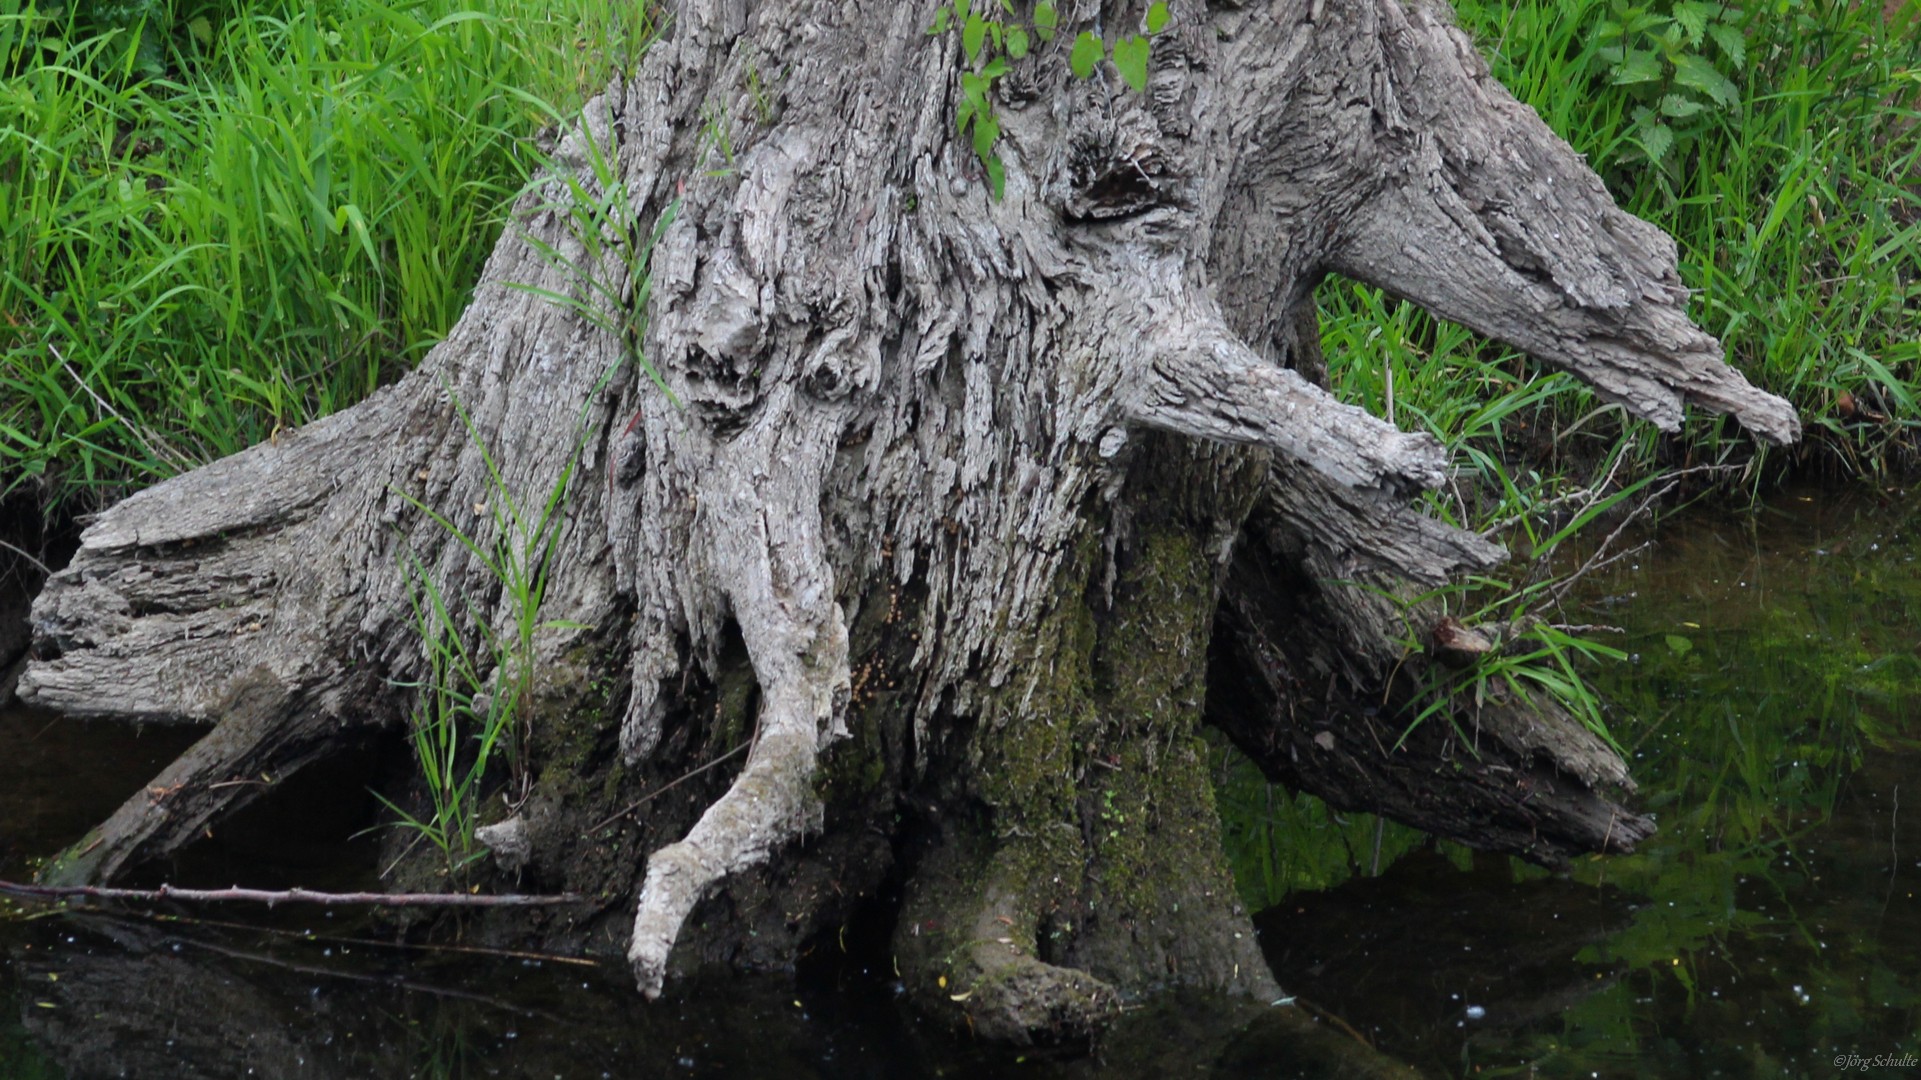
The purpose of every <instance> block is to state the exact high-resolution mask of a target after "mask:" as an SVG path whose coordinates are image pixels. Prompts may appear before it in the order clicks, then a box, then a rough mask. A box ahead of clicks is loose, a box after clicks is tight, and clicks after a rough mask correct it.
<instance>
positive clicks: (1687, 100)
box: [0, 0, 1921, 517]
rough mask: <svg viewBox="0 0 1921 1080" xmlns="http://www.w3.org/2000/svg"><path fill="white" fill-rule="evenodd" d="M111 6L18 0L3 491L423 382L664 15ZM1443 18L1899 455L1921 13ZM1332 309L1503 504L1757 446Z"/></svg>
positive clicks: (1411, 315)
mask: <svg viewBox="0 0 1921 1080" xmlns="http://www.w3.org/2000/svg"><path fill="white" fill-rule="evenodd" d="M108 7H111V8H112V9H113V15H114V18H113V19H106V18H105V17H104V16H101V17H99V18H96V20H95V22H93V23H91V24H88V25H85V26H76V25H74V24H73V23H72V21H71V20H70V19H68V18H67V17H66V16H64V15H63V14H61V13H60V12H59V11H58V10H57V9H55V8H52V7H36V6H34V5H33V4H31V3H23V0H0V66H3V67H4V68H5V70H6V71H7V72H8V75H9V78H8V79H7V80H6V82H5V84H4V88H0V205H5V206H6V207H7V208H8V210H9V212H8V213H7V214H6V215H5V216H4V217H3V218H0V491H6V490H12V489H14V488H17V487H20V486H21V485H27V484H32V485H37V486H38V488H39V492H40V494H41V497H42V499H43V501H46V502H49V503H52V502H58V501H61V500H66V499H69V498H72V497H74V496H75V495H81V494H86V493H92V494H93V496H94V497H95V498H107V497H111V496H113V495H116V494H118V493H121V492H123V491H124V490H126V489H127V488H129V487H132V486H138V485H141V484H144V483H148V482H151V481H153V480H155V479H158V478H161V477H164V476H167V475H170V474H172V473H174V472H177V471H180V470H181V469H184V468H187V467H190V466H191V465H193V464H196V463H199V462H203V461H206V460H209V459H211V458H214V457H217V456H220V455H223V454H227V453H231V452H233V451H235V450H237V449H240V448H242V447H244V446H247V445H250V444H252V443H254V442H257V441H259V440H260V439H263V438H266V437H268V436H269V435H270V434H271V433H272V432H273V431H274V430H275V429H276V428H277V427H284V426H292V425H295V424H299V423H302V422H305V421H307V420H311V419H313V418H315V417H318V416H321V415H325V414H327V413H329V412H332V411H334V410H337V409H340V408H343V407H345V406H347V405H350V404H352V403H353V402H355V401H358V400H360V399H361V398H362V397H364V396H365V395H366V394H367V393H369V392H370V391H371V390H372V389H374V388H375V387H376V386H378V385H380V384H382V383H384V382H386V381H390V380H391V379H393V378H394V377H396V376H397V375H398V374H400V373H402V372H404V371H405V370H407V369H408V368H410V367H411V366H412V365H413V364H414V363H416V362H417V361H418V360H419V358H420V357H421V356H422V355H423V354H424V353H425V351H426V350H427V349H428V348H429V347H431V346H432V344H433V343H434V342H435V341H437V340H438V339H439V338H440V336H441V335H442V334H444V333H445V332H446V330H447V328H448V327H449V326H450V325H451V324H452V322H453V320H454V319H455V318H456V317H457V315H458V314H459V312H460V310H461V308H462V306H463V305H464V304H465V303H466V300H467V297H468V294H469V291H470V289H471V287H472V284H473V281H474V280H475V278H476V277H477V276H478V273H479V269H480V265H481V263H482V261H483V259H484V258H485V256H486V254H487V252H488V251H489V250H490V249H491V247H492V245H493V243H494V241H495V239H496V237H497V236H498V232H499V227H500V221H501V213H502V210H503V207H504V205H505V203H506V201H507V200H508V199H509V198H510V197H511V196H512V195H513V193H514V192H516V191H518V190H519V189H520V187H521V185H522V184H523V182H524V180H525V177H526V174H527V172H528V171H529V169H530V168H531V167H532V165H533V163H534V162H535V161H536V160H537V158H538V154H537V153H536V152H533V151H532V148H531V147H530V145H529V144H530V140H531V139H532V138H533V136H534V135H535V134H536V133H537V132H538V130H539V129H540V128H541V127H542V126H543V125H545V124H546V123H547V122H548V120H549V118H550V117H551V116H553V115H556V114H563V115H564V114H565V113H566V112H567V111H569V110H570V109H571V108H573V107H574V106H575V105H577V104H578V103H579V102H580V101H582V100H584V98H585V97H586V96H587V95H588V94H590V93H592V92H593V91H595V90H597V89H599V88H600V87H601V86H602V85H604V83H605V81H606V79H607V78H608V77H609V75H610V74H611V73H612V72H613V71H614V70H616V68H617V67H619V66H620V65H621V64H624V63H628V62H631V60H632V58H633V55H634V54H635V52H636V51H637V50H638V48H639V47H640V46H641V44H642V43H643V42H644V40H645V36H646V33H647V32H648V28H647V26H646V25H645V24H644V21H643V19H644V16H643V15H642V14H641V12H642V7H641V5H631V6H609V5H605V4H602V3H599V2H596V0H467V2H466V3H464V4H463V3H461V2H460V0H415V2H411V3H396V2H394V0H329V2H325V3H320V4H314V5H294V4H285V3H278V2H272V0H259V2H257V3H254V4H250V5H249V4H245V3H242V4H238V5H233V4H229V5H227V6H225V7H222V6H220V5H219V4H217V3H209V2H208V0H200V2H199V3H198V4H197V5H196V4H195V3H194V0H172V2H171V3H170V2H169V0H126V2H122V3H118V4H113V5H108ZM1458 7H1459V15H1460V21H1461V23H1462V25H1463V26H1464V27H1465V28H1466V29H1468V30H1469V32H1470V33H1472V34H1473V35H1474V36H1475V37H1476V39H1477V40H1478V41H1479V42H1480V43H1481V45H1482V47H1483V48H1484V49H1485V50H1486V51H1487V52H1488V53H1489V55H1490V56H1491V57H1492V60H1493V64H1494V68H1495V71H1496V74H1497V75H1499V76H1500V78H1501V79H1502V80H1503V81H1504V82H1505V83H1506V84H1507V85H1508V86H1509V87H1510V88H1512V89H1513V90H1514V91H1515V93H1516V94H1517V95H1518V96H1520V97H1521V98H1522V99H1523V100H1524V101H1527V102H1529V103H1530V104H1532V105H1534V106H1535V107H1536V108H1537V109H1539V110H1540V111H1541V112H1542V114H1543V115H1544V116H1545V117H1546V118H1547V120H1548V122H1549V124H1550V125H1551V126H1553V127H1554V128H1555V130H1557V131H1559V132H1560V133H1561V134H1562V135H1564V136H1565V137H1566V138H1567V139H1568V140H1569V141H1570V142H1571V143H1573V145H1574V146H1575V148H1576V149H1577V150H1580V151H1582V152H1583V153H1585V154H1587V155H1589V159H1590V161H1592V162H1593V164H1594V165H1595V167H1596V169H1597V170H1598V171H1600V172H1601V174H1602V175H1603V177H1604V178H1605V179H1606V180H1607V182H1608V183H1609V185H1610V188H1611V189H1612V191H1613V192H1614V194H1615V196H1616V198H1617V199H1619V200H1620V201H1621V202H1622V203H1623V204H1624V205H1625V206H1627V207H1628V208H1630V209H1631V210H1633V211H1634V212H1636V213H1639V214H1641V215H1643V216H1645V217H1648V218H1650V219H1652V220H1654V221H1655V222H1657V223H1658V224H1660V225H1661V226H1662V227H1664V228H1666V229H1668V230H1669V231H1670V232H1672V233H1674V234H1675V236H1676V237H1677V238H1678V239H1679V241H1680V244H1681V249H1682V262H1683V265H1682V273H1683V276H1684V277H1685V278H1686V280H1687V282H1688V284H1689V285H1690V286H1691V287H1693V288H1695V289H1697V290H1699V293H1700V296H1699V300H1698V302H1697V304H1696V307H1695V311H1694V314H1695V317H1696V318H1697V319H1698V320H1699V321H1701V322H1702V323H1703V324H1704V325H1706V326H1707V327H1708V329H1710V330H1711V331H1713V332H1714V333H1716V334H1717V335H1719V336H1721V337H1722V339H1723V340H1724V341H1725V342H1726V343H1727V345H1728V348H1729V353H1730V356H1731V357H1732V359H1733V360H1734V362H1735V363H1737V364H1738V365H1740V366H1741V367H1742V369H1743V370H1745V371H1747V372H1748V373H1749V375H1750V378H1752V379H1753V380H1754V381H1756V382H1757V383H1759V384H1761V385H1763V386H1764V387H1766V388H1768V389H1770V390H1773V391H1775V392H1777V393H1781V394H1784V395H1786V396H1788V397H1789V398H1790V399H1791V400H1793V401H1794V402H1795V404H1797V405H1798V406H1800V407H1801V409H1802V410H1803V414H1804V416H1805V417H1806V418H1807V420H1808V422H1809V426H1810V430H1811V432H1812V434H1814V435H1815V437H1816V438H1815V439H1814V440H1813V441H1814V443H1815V445H1816V449H1815V451H1814V454H1815V455H1817V456H1819V457H1821V458H1822V459H1823V460H1825V461H1828V462H1831V463H1835V464H1838V465H1839V466H1840V467H1841V468H1842V469H1844V470H1845V471H1848V472H1851V473H1857V474H1872V473H1876V472H1879V471H1881V470H1884V469H1887V468H1890V467H1893V466H1897V465H1902V464H1906V463H1908V462H1909V461H1910V460H1911V459H1912V457H1913V453H1912V451H1913V447H1914V445H1915V443H1914V439H1913V435H1914V433H1915V427H1916V424H1917V422H1921V414H1918V413H1917V411H1916V408H1915V390H1914V386H1915V381H1916V379H1917V366H1921V341H1918V340H1917V339H1918V337H1921V335H1918V334H1917V331H1916V328H1915V324H1916V321H1917V316H1916V314H1915V312H1916V310H1917V309H1918V308H1921V224H1917V223H1918V222H1921V183H1917V180H1916V177H1917V174H1918V173H1921V137H1917V135H1916V131H1917V130H1918V129H1917V127H1916V125H1917V123H1918V122H1921V116H1918V114H1917V108H1916V101H1917V95H1921V27H1917V25H1916V22H1917V20H1916V16H1915V5H1914V4H1913V3H1912V2H1910V3H1909V4H1908V5H1907V7H1906V8H1905V9H1903V10H1901V11H1898V12H1896V13H1895V14H1894V15H1892V16H1884V15H1883V13H1882V11H1881V6H1880V5H1879V4H1868V5H1845V4H1813V3H1801V2H1797V0H1775V2H1772V3H1763V2H1760V0H1751V2H1749V3H1746V4H1739V5H1734V6H1733V7H1730V8H1725V9H1724V8H1721V7H1719V6H1718V5H1711V4H1702V3H1697V2H1693V0H1681V2H1679V3H1676V2H1674V0H1660V2H1657V3H1656V4H1654V5H1653V6H1651V7H1647V8H1630V7H1628V6H1626V5H1624V4H1621V3H1607V2H1602V0H1559V2H1547V0H1525V2H1518V3H1507V4H1493V3H1485V2H1481V0H1461V3H1460V4H1459V5H1458ZM95 9H99V10H101V11H104V10H105V8H100V6H99V5H93V6H92V7H91V8H89V9H88V10H95ZM141 15H145V16H146V17H147V21H146V22H144V23H143V22H141V21H140V20H139V18H138V16H141ZM1322 304H1323V308H1324V312H1325V315H1326V327H1327V340H1328V345H1329V355H1330V357H1332V358H1333V359H1334V361H1335V372H1336V378H1337V382H1338V383H1339V386H1340V389H1341V391H1342V393H1343V394H1345V395H1346V396H1348V397H1349V398H1351V399H1355V400H1361V401H1364V402H1367V403H1368V404H1370V405H1371V406H1372V407H1374V408H1376V409H1380V410H1383V411H1384V409H1385V405H1386V393H1385V382H1384V373H1385V372H1386V371H1387V370H1389V369H1390V368H1391V369H1392V373H1393V379H1394V386H1395V397H1396V406H1397V408H1396V413H1397V417H1396V418H1397V420H1399V421H1400V422H1402V423H1403V424H1411V423H1421V424H1425V425H1427V426H1429V427H1430V428H1432V429H1433V430H1435V431H1436V432H1437V433H1439V434H1441V435H1442V437H1443V438H1444V439H1446V440H1447V441H1448V442H1450V444H1452V445H1454V446H1456V447H1457V448H1459V449H1460V450H1461V452H1463V453H1464V454H1466V460H1467V462H1468V465H1469V467H1470V469H1471V471H1472V472H1473V473H1475V474H1476V475H1478V476H1480V477H1481V478H1482V479H1485V480H1488V481H1490V483H1489V484H1488V485H1485V486H1486V487H1487V490H1490V491H1495V492H1501V491H1504V490H1511V491H1512V492H1514V493H1515V495H1516V496H1517V497H1519V498H1521V499H1534V498H1551V497H1553V495H1554V494H1555V493H1556V492H1557V490H1559V488H1560V486H1561V485H1563V484H1564V482H1573V483H1584V482H1586V479H1585V478H1581V479H1577V480H1574V481H1564V480H1563V479H1562V478H1561V477H1562V474H1563V473H1565V472H1567V471H1568V470H1569V469H1570V468H1573V467H1576V466H1579V465H1581V464H1584V463H1591V462H1593V461H1596V460H1603V459H1606V458H1608V457H1609V455H1610V454H1611V453H1612V451H1613V449H1614V448H1615V447H1616V446H1617V445H1618V444H1620V443H1621V442H1623V441H1626V442H1628V443H1629V444H1630V445H1631V447H1632V450H1633V453H1634V461H1635V463H1636V469H1637V470H1639V469H1645V468H1647V467H1651V466H1653V465H1655V464H1657V463H1662V462H1666V461H1672V460H1681V461H1689V462H1695V461H1702V460H1717V459H1721V458H1725V457H1729V456H1733V457H1736V458H1739V457H1742V456H1743V455H1745V454H1746V453H1747V451H1746V447H1747V446H1748V443H1747V441H1746V440H1745V439H1742V438H1739V437H1736V436H1735V433H1734V432H1733V430H1732V426H1731V425H1730V424H1728V423H1726V422H1724V421H1713V420H1699V421H1696V422H1695V423H1694V424H1692V425H1691V426H1690V428H1689V430H1688V432H1687V433H1686V435H1685V436H1683V438H1682V440H1681V441H1679V442H1676V441H1674V440H1663V439H1661V438H1659V437H1657V436H1656V435H1655V434H1654V433H1653V432H1652V430H1651V429H1650V428H1649V427H1648V426H1647V425H1645V424H1638V423H1625V422H1623V419H1622V418H1621V417H1620V415H1619V413H1618V412H1617V411H1613V410H1601V411H1599V412H1597V411H1596V408H1597V403H1596V402H1595V401H1594V399H1593V398H1592V397H1591V395H1588V394H1586V393H1585V391H1582V390H1580V389H1578V388H1577V387H1575V386H1574V385H1573V384H1572V382H1571V381H1570V380H1567V379H1565V378H1564V377H1556V376H1552V375H1543V374H1541V373H1540V372H1539V370H1538V369H1537V368H1535V367H1534V366H1533V365H1531V364H1529V363H1528V362H1525V361H1523V360H1522V359H1520V358H1519V357H1516V356H1514V355H1512V354H1510V353H1505V352H1503V351H1502V350H1499V349H1495V348H1492V347H1490V346H1489V345H1487V344H1486V343H1484V342H1482V341H1480V340H1478V339H1476V338H1474V337H1473V336H1472V335H1469V334H1466V333H1464V332H1462V331H1459V330H1458V329H1455V328H1452V327H1446V326H1441V325H1437V324H1435V323H1434V322H1433V321H1432V320H1429V319H1427V318H1426V317H1425V316H1424V315H1421V314H1419V313H1418V312H1415V311H1413V310H1412V309H1409V308H1406V307H1405V306H1400V305H1395V304H1391V303H1387V302H1385V301H1383V300H1382V299H1381V297H1380V296H1379V294H1378V293H1374V292H1372V291H1371V290H1366V289H1360V288H1356V287H1354V286H1353V285H1352V284H1350V283H1346V282H1335V283H1331V284H1330V285H1329V286H1328V287H1326V288H1325V289H1324V290H1323V292H1322ZM1807 453H1808V452H1806V451H1797V452H1796V454H1795V458H1796V460H1799V459H1801V458H1803V457H1805V456H1807ZM1780 464H1791V462H1788V461H1782V462H1780ZM1630 471H1635V470H1630ZM1775 471H1777V472H1778V471H1779V470H1778V469H1777V470H1775ZM1506 472H1512V473H1513V474H1514V475H1513V476H1511V477H1505V476H1504V475H1496V474H1505V473H1506ZM1759 475H1761V473H1760V471H1759V470H1756V469H1750V470H1748V471H1747V472H1746V473H1745V476H1746V477H1747V478H1749V479H1750V480H1752V479H1753V478H1754V477H1756V476H1759ZM1474 498H1475V500H1476V501H1477V503H1478V504H1479V510H1480V512H1483V513H1485V514H1486V515H1488V516H1489V517H1500V516H1503V515H1504V514H1505V513H1507V512H1508V511H1509V510H1511V509H1512V504H1513V500H1512V499H1509V498H1507V497H1505V496H1499V495H1497V496H1496V497H1494V498H1491V499H1483V498H1481V497H1480V496H1478V495H1477V496H1475V497H1474ZM1470 516H1471V515H1470Z"/></svg>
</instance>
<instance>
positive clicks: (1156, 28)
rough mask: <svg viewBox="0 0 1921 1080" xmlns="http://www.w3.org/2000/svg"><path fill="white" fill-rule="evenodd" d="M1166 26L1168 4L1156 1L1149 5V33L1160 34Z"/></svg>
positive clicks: (1161, 0) (1160, 0)
mask: <svg viewBox="0 0 1921 1080" xmlns="http://www.w3.org/2000/svg"><path fill="white" fill-rule="evenodd" d="M1166 26H1167V4H1166V3H1164V2H1163V0H1154V3H1152V4H1149V5H1147V32H1148V33H1150V34H1158V33H1160V32H1161V31H1162V30H1163V29H1165V28H1166Z"/></svg>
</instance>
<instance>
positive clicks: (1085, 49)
mask: <svg viewBox="0 0 1921 1080" xmlns="http://www.w3.org/2000/svg"><path fill="white" fill-rule="evenodd" d="M1106 55H1107V43H1106V42H1104V41H1102V40H1101V39H1100V38H1098V37H1096V36H1095V35H1094V32H1093V31H1091V30H1083V31H1081V36H1080V37H1077V38H1075V39H1074V51H1072V52H1070V53H1068V54H1067V66H1068V67H1070V68H1072V69H1073V71H1074V77H1075V78H1077V79H1085V78H1087V77H1088V76H1089V75H1092V74H1094V65H1095V64H1098V63H1100V62H1101V57H1103V56H1106Z"/></svg>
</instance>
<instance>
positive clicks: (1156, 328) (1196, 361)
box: [1129, 267, 1446, 496]
mask: <svg viewBox="0 0 1921 1080" xmlns="http://www.w3.org/2000/svg"><path fill="white" fill-rule="evenodd" d="M1157 269H1158V270H1159V275H1158V276H1160V277H1163V278H1167V279H1171V281H1155V280H1154V279H1153V278H1152V277H1148V276H1146V275H1144V276H1143V278H1142V279H1141V280H1140V281H1137V282H1131V283H1130V286H1131V290H1130V291H1140V292H1147V293H1148V294H1149V299H1147V300H1146V301H1145V302H1143V303H1141V304H1140V305H1138V311H1139V312H1140V313H1141V314H1140V316H1139V318H1140V319H1141V320H1142V325H1140V326H1138V327H1135V328H1132V329H1134V330H1135V331H1136V337H1135V340H1136V341H1137V342H1138V347H1139V349H1140V352H1141V354H1142V355H1141V357H1140V359H1139V360H1138V361H1137V362H1136V364H1135V365H1134V366H1135V370H1136V384H1135V388H1134V393H1133V394H1132V395H1130V397H1131V400H1130V401H1129V411H1130V413H1131V415H1132V418H1133V419H1134V420H1135V421H1136V422H1138V423H1141V424H1143V425H1146V426H1148V427H1154V428H1159V429H1161V430H1163V431H1172V432H1175V433H1177V434H1182V435H1193V436H1198V437H1200V438H1204V439H1213V440H1217V441H1220V442H1225V443H1249V444H1253V445H1257V446H1267V447H1272V448H1273V449H1275V450H1279V451H1280V452H1282V453H1283V454H1286V455H1287V456H1289V457H1291V458H1293V459H1295V460H1297V461H1300V462H1301V463H1303V464H1305V465H1307V466H1309V467H1310V468H1312V469H1314V470H1315V471H1317V472H1319V473H1321V474H1322V475H1324V476H1326V477H1328V478H1329V479H1331V480H1333V481H1334V482H1336V483H1337V484H1339V485H1341V486H1342V487H1346V488H1351V489H1356V490H1360V491H1380V492H1384V493H1387V494H1389V495H1391V496H1406V495H1411V494H1414V493H1416V492H1419V491H1422V490H1426V489H1428V488H1432V487H1436V486H1439V484H1440V483H1441V481H1442V479H1443V478H1444V477H1445V476H1446V454H1445V452H1444V451H1443V450H1442V448H1441V444H1440V443H1439V442H1437V441H1436V440H1435V439H1434V438H1433V436H1431V435H1428V434H1426V433H1424V432H1405V431H1401V430H1400V429H1399V428H1396V427H1395V426H1394V425H1393V424H1390V423H1388V422H1387V421H1385V420H1382V419H1380V418H1379V417H1376V416H1373V415H1371V414H1369V413H1368V412H1367V411H1366V410H1364V409H1359V408H1356V407H1354V406H1352V405H1346V404H1343V403H1341V402H1340V401H1338V400H1336V399H1335V398H1334V396H1333V395H1332V394H1329V393H1328V392H1327V391H1326V390H1323V389H1321V388H1320V387H1318V386H1316V385H1314V384H1313V383H1311V382H1309V381H1308V380H1306V379H1305V378H1302V377H1301V376H1300V375H1299V374H1297V373H1296V372H1293V371H1290V370H1288V369H1286V368H1282V367H1278V366H1276V365H1275V364H1273V363H1271V362H1269V361H1268V360H1267V359H1265V358H1264V357H1262V356H1261V355H1260V354H1258V353H1256V352H1255V351H1254V350H1253V349H1251V348H1249V347H1248V346H1247V345H1246V343H1244V342H1243V341H1242V340H1241V339H1240V337H1239V336H1238V335H1236V334H1235V333H1234V332H1233V331H1232V330H1230V329H1229V328H1228V326H1227V322H1226V320H1225V319H1224V318H1223V317H1222V315H1221V313H1220V310H1219V309H1218V307H1217V306H1216V304H1215V302H1214V301H1213V300H1212V299H1211V298H1208V297H1204V296H1197V295H1194V294H1193V292H1192V291H1190V290H1189V289H1187V288H1185V287H1184V286H1183V285H1181V284H1179V282H1180V281H1181V279H1182V277H1183V275H1182V274H1181V271H1180V270H1179V269H1178V268H1172V267H1159V268H1157ZM1155 294H1158V295H1155Z"/></svg>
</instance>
